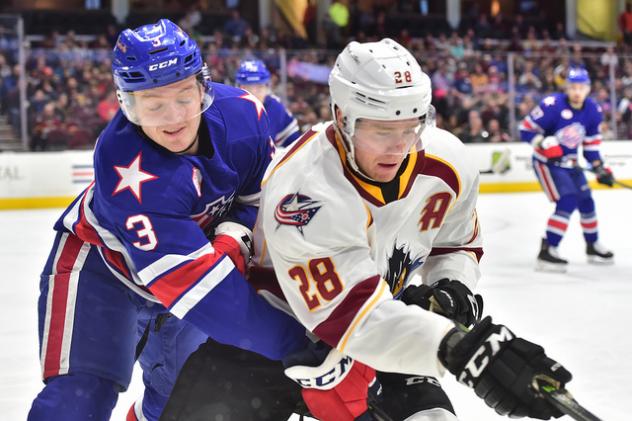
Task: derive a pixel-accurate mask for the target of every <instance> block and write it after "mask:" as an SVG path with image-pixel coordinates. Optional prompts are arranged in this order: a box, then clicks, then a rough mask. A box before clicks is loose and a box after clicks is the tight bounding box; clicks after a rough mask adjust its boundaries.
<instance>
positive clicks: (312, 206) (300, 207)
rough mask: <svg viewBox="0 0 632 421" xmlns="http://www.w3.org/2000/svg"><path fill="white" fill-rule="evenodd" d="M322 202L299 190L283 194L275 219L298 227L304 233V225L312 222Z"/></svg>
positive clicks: (275, 212) (282, 223)
mask: <svg viewBox="0 0 632 421" xmlns="http://www.w3.org/2000/svg"><path fill="white" fill-rule="evenodd" d="M321 207H322V204H321V202H318V201H316V200H313V199H312V198H311V197H309V196H306V195H304V194H300V193H299V192H296V193H292V194H288V195H285V196H283V198H282V199H281V200H280V201H279V204H278V205H277V206H276V208H275V210H274V219H275V220H276V221H277V222H278V223H279V226H280V225H289V226H292V227H296V229H297V230H299V232H300V233H301V234H303V227H304V226H306V225H307V224H309V223H310V221H311V220H312V218H313V217H314V215H316V212H318V211H319V210H320V208H321Z"/></svg>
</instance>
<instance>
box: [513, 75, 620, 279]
mask: <svg viewBox="0 0 632 421" xmlns="http://www.w3.org/2000/svg"><path fill="white" fill-rule="evenodd" d="M589 92H590V77H589V76H588V72H587V71H586V70H585V69H582V68H572V69H570V70H569V73H568V77H567V79H566V90H565V92H564V93H557V94H553V95H549V96H547V97H545V98H544V99H543V100H542V101H541V102H540V104H539V105H538V106H537V107H535V108H534V109H533V110H532V111H531V112H530V113H529V114H528V115H527V116H526V117H525V118H524V120H523V121H522V122H521V124H520V136H521V138H522V140H523V141H526V142H530V143H531V144H532V145H533V168H534V169H535V174H536V176H537V178H538V181H539V182H540V184H541V185H542V189H543V190H544V192H545V193H546V195H547V197H548V198H549V200H551V201H552V202H555V212H554V213H553V215H551V217H550V218H549V221H548V224H547V228H546V237H545V238H543V239H542V245H541V248H540V253H539V255H538V262H537V268H538V269H541V270H550V271H556V272H563V271H565V270H566V266H567V264H568V261H566V260H565V259H562V258H561V257H560V256H559V254H558V251H557V247H558V245H559V243H560V241H561V240H562V237H563V236H564V233H565V232H566V229H567V227H568V221H569V219H570V216H571V214H572V213H573V212H574V211H575V209H579V212H580V222H581V226H582V230H583V232H584V239H585V240H586V254H587V255H588V260H589V261H590V262H601V263H608V262H612V261H613V257H614V254H613V253H612V252H611V251H609V250H608V249H606V248H605V247H604V246H603V245H602V244H601V243H600V242H599V241H598V239H599V238H598V229H597V214H596V213H595V202H594V200H593V198H592V195H591V191H590V187H589V186H588V183H587V181H586V177H585V176H584V173H583V171H582V169H581V168H580V167H579V166H578V163H577V157H578V156H577V153H578V148H579V146H580V145H581V146H582V148H583V154H584V158H585V159H586V161H588V163H589V164H590V165H591V166H592V169H593V170H594V172H595V173H596V175H597V181H598V182H599V183H601V184H605V185H608V186H612V184H613V181H614V179H613V176H612V171H610V169H609V168H607V167H606V166H605V165H604V162H603V159H602V158H601V155H600V153H599V144H600V143H601V133H600V129H599V125H600V124H601V121H602V112H601V108H600V107H599V105H598V104H597V103H596V102H595V101H594V100H593V99H591V98H588V94H589Z"/></svg>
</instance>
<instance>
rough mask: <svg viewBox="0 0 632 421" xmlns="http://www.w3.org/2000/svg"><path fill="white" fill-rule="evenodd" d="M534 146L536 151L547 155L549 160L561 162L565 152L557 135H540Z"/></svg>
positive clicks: (534, 141)
mask: <svg viewBox="0 0 632 421" xmlns="http://www.w3.org/2000/svg"><path fill="white" fill-rule="evenodd" d="M533 147H534V148H535V150H536V152H538V153H539V154H540V155H542V156H544V157H546V159H547V160H548V161H549V162H559V161H560V160H561V159H562V155H564V152H563V151H562V147H561V146H560V142H559V141H558V140H557V138H556V137H555V136H546V137H544V136H542V135H540V136H538V137H536V138H535V139H534V140H533Z"/></svg>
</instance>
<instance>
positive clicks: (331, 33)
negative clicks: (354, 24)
mask: <svg viewBox="0 0 632 421" xmlns="http://www.w3.org/2000/svg"><path fill="white" fill-rule="evenodd" d="M348 25H349V9H348V8H347V5H346V4H344V3H343V2H341V1H340V0H333V1H332V2H331V5H330V6H329V9H328V10H327V16H326V17H325V29H326V31H327V48H334V49H338V48H340V47H341V46H342V44H343V35H345V34H346V29H347V26H348Z"/></svg>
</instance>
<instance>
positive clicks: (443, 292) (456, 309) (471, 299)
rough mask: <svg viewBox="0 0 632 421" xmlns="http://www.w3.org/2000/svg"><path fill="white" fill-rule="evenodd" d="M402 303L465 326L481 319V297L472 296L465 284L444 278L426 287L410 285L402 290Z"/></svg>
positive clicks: (477, 295)
mask: <svg viewBox="0 0 632 421" xmlns="http://www.w3.org/2000/svg"><path fill="white" fill-rule="evenodd" d="M402 301H403V302H404V303H406V304H416V305H418V306H419V307H422V308H425V309H426V310H430V311H433V312H435V313H438V314H441V315H442V316H445V317H447V318H448V319H451V320H454V321H455V322H457V323H460V324H462V325H465V326H471V325H472V324H474V323H475V322H477V321H478V320H480V318H481V314H482V313H483V297H481V296H480V295H479V294H474V293H472V291H470V289H469V288H468V287H467V286H465V284H463V283H461V282H459V281H450V280H448V279H446V278H444V279H441V280H439V281H437V282H435V283H434V284H433V285H432V286H431V287H429V286H427V285H419V286H416V285H411V286H409V287H408V288H406V289H405V290H404V293H403V294H402Z"/></svg>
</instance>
